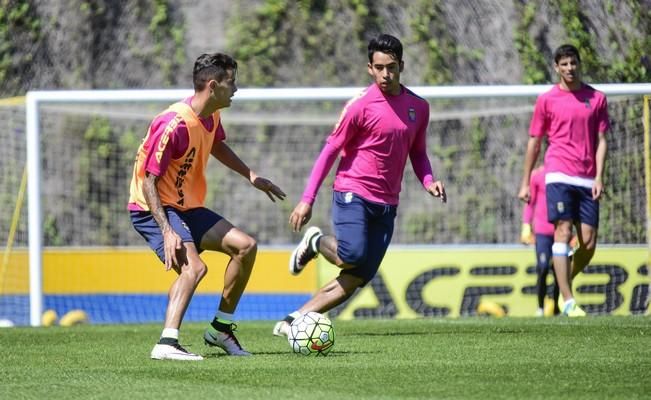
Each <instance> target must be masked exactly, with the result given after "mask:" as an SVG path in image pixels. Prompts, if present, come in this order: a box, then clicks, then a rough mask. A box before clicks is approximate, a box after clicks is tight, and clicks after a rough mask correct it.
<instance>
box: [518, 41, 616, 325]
mask: <svg viewBox="0 0 651 400" xmlns="http://www.w3.org/2000/svg"><path fill="white" fill-rule="evenodd" d="M580 67H581V58H580V56H579V51H578V50H577V49H576V47H574V46H572V45H562V46H560V47H559V48H558V49H556V51H555V52H554V69H555V71H556V73H557V74H558V76H559V80H560V82H559V83H558V84H557V85H554V86H553V87H552V88H551V89H550V90H549V91H547V92H545V93H543V94H541V95H540V96H539V97H538V99H537V101H536V106H535V108H534V113H533V117H532V119H531V126H530V128H529V135H530V138H529V142H528V144H527V153H526V156H525V161H524V174H523V177H522V183H521V185H520V191H519V193H518V197H519V198H520V199H521V200H523V201H525V202H528V201H529V200H530V188H529V178H530V175H531V169H532V168H533V165H534V163H535V162H536V159H537V158H538V154H539V152H540V143H541V138H542V137H543V136H547V139H548V143H549V146H548V148H547V151H546V153H545V162H544V164H545V169H546V174H545V185H546V186H545V187H546V192H547V212H548V218H549V221H550V222H553V223H554V226H555V229H554V244H553V246H552V253H553V260H554V269H555V271H556V278H557V283H558V285H559V289H560V292H561V295H562V296H563V299H564V302H563V305H562V307H561V309H562V311H563V314H565V315H569V316H584V315H585V312H584V311H583V310H582V309H581V308H580V307H579V306H578V305H577V304H576V301H575V300H574V295H573V293H572V286H571V282H572V276H574V275H576V274H577V273H578V272H579V271H581V270H582V269H583V268H585V266H586V265H588V263H589V262H590V260H591V259H592V256H593V255H594V252H595V248H596V244H597V229H598V226H599V200H600V198H601V196H602V195H603V193H604V183H603V172H604V166H605V162H606V152H607V145H606V136H605V135H606V132H607V130H608V128H609V117H608V104H607V101H606V96H605V95H604V94H603V93H601V92H599V91H597V90H595V89H594V88H592V87H591V86H589V85H587V84H585V83H583V81H582V80H581V68H580ZM573 225H574V227H575V228H576V232H577V236H578V239H579V248H578V249H577V250H576V252H575V253H574V267H573V269H574V271H572V268H571V266H570V263H569V260H568V251H569V243H570V239H571V237H572V227H573Z"/></svg>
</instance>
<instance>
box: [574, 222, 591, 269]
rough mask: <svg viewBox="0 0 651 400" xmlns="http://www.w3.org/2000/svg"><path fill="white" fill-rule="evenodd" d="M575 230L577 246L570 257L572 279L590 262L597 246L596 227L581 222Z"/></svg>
mask: <svg viewBox="0 0 651 400" xmlns="http://www.w3.org/2000/svg"><path fill="white" fill-rule="evenodd" d="M577 231H578V237H579V247H578V249H577V250H576V251H575V252H574V256H573V257H572V276H571V277H572V279H574V277H575V276H577V275H578V274H579V273H580V272H581V271H583V269H584V268H585V267H586V266H587V265H588V264H589V263H590V260H592V257H593V256H594V253H595V250H596V248H597V228H595V227H593V226H590V225H588V224H584V223H581V226H580V229H577Z"/></svg>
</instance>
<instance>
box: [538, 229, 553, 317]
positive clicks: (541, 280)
mask: <svg viewBox="0 0 651 400" xmlns="http://www.w3.org/2000/svg"><path fill="white" fill-rule="evenodd" d="M553 242H554V237H553V236H551V235H541V234H536V274H537V280H536V289H537V295H538V309H537V310H536V316H538V317H542V316H544V315H545V298H546V297H547V275H548V274H549V269H550V264H551V262H552V245H553Z"/></svg>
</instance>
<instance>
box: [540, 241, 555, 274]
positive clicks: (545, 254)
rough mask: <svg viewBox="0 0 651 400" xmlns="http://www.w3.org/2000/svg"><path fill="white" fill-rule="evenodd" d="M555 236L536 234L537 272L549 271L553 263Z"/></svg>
mask: <svg viewBox="0 0 651 400" xmlns="http://www.w3.org/2000/svg"><path fill="white" fill-rule="evenodd" d="M553 244H554V236H553V235H540V234H538V233H536V270H537V271H538V272H542V271H547V270H549V266H550V265H551V263H552V245H553Z"/></svg>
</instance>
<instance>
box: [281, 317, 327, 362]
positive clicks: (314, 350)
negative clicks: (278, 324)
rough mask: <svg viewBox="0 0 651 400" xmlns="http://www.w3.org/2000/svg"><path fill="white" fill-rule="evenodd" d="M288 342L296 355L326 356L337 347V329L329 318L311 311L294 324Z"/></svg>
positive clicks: (290, 328)
mask: <svg viewBox="0 0 651 400" xmlns="http://www.w3.org/2000/svg"><path fill="white" fill-rule="evenodd" d="M287 340H288V341H289V345H290V347H291V348H292V350H293V351H294V353H296V354H302V355H304V356H316V357H318V356H326V355H327V354H328V353H330V350H332V347H333V346H334V345H335V329H334V327H333V326H332V322H330V319H328V317H326V316H325V315H323V314H319V313H317V312H314V311H310V312H308V313H307V314H303V315H301V316H300V317H298V318H296V319H295V320H294V321H293V322H292V324H291V326H290V327H289V335H287Z"/></svg>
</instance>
